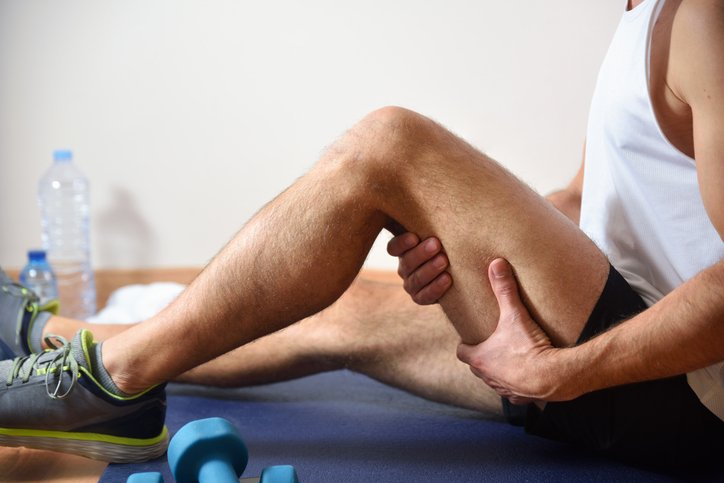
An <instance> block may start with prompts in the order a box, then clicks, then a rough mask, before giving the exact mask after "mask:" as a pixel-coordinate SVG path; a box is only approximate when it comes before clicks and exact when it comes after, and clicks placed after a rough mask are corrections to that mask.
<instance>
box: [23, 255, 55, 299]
mask: <svg viewBox="0 0 724 483" xmlns="http://www.w3.org/2000/svg"><path fill="white" fill-rule="evenodd" d="M20 284H21V285H23V286H24V287H26V288H29V289H30V290H32V291H33V292H35V293H36V295H37V296H38V297H39V298H40V305H45V304H46V303H48V302H50V301H51V300H54V299H57V298H58V286H57V284H56V282H55V274H54V273H53V270H52V269H51V268H50V265H49V264H48V260H46V258H45V251H43V250H30V251H28V264H27V265H25V268H23V270H22V272H20Z"/></svg>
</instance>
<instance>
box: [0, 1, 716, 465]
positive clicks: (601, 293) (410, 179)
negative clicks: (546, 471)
mask: <svg viewBox="0 0 724 483" xmlns="http://www.w3.org/2000/svg"><path fill="white" fill-rule="evenodd" d="M692 73H696V74H695V75H694V74H692ZM723 81H724V6H723V5H721V3H720V2H716V1H714V0H669V1H667V2H665V3H664V2H663V1H660V0H659V1H657V0H645V1H643V2H639V1H633V2H632V5H630V6H629V10H628V11H627V12H626V13H625V14H624V18H623V20H622V22H621V24H620V26H619V29H618V31H617V33H616V35H615V37H614V40H613V42H612V45H611V48H610V50H609V53H608V55H607V58H606V60H605V61H604V65H603V67H602V70H601V74H600V77H599V81H598V85H597V89H596V93H595V95H594V100H593V104H592V108H591V119H590V122H589V129H588V135H587V145H586V146H587V147H586V155H585V160H584V166H585V167H584V166H582V169H581V171H579V173H578V175H577V176H576V178H575V179H574V180H573V182H572V183H571V184H570V185H569V187H568V188H567V189H566V190H564V191H562V192H560V193H557V194H555V195H553V196H551V197H550V198H549V201H550V202H547V201H546V200H544V199H542V198H540V197H539V196H538V195H536V194H535V193H533V192H532V191H531V190H530V189H528V188H527V187H526V186H525V185H523V184H522V183H520V182H519V181H518V180H516V179H515V178H514V177H513V176H512V175H511V174H509V173H508V172H507V171H505V170H504V169H503V168H502V167H501V166H499V165H498V164H496V163H495V162H494V161H492V160H491V159H490V158H488V157H487V156H485V155H484V154H481V153H479V152H478V151H476V150H475V149H473V148H472V147H471V146H469V145H468V144H467V143H465V142H464V141H462V140H461V139H458V138H456V137H455V136H453V135H452V134H450V133H449V132H448V131H446V130H445V129H443V128H442V127H440V126H439V125H438V124H436V123H434V122H432V121H431V120H429V119H427V118H425V117H423V116H421V115H419V114H416V113H413V112H410V111H407V110H404V109H400V108H385V109H381V110H379V111H375V112H373V113H371V114H370V115H368V116H367V117H366V118H365V119H363V120H362V121H361V122H360V123H359V124H357V125H356V126H354V127H353V128H352V129H351V130H350V131H348V132H347V133H346V134H345V135H344V136H343V137H342V138H341V139H340V140H339V141H338V142H337V143H335V144H334V145H333V146H332V147H331V148H330V149H329V150H328V152H327V153H325V154H324V155H323V157H322V159H321V160H320V161H319V162H318V163H317V165H316V166H315V167H314V168H313V169H312V170H311V171H310V172H309V173H308V174H307V175H306V176H304V177H303V178H301V179H300V180H299V181H297V182H296V183H295V184H293V185H292V186H291V187H290V188H289V189H287V190H286V191H285V192H284V193H282V194H281V195H279V197H277V198H276V199H275V200H273V201H272V202H271V203H269V204H268V205H267V206H265V207H264V208H263V209H262V210H261V211H260V212H259V213H258V214H257V215H256V216H254V217H253V218H252V219H251V220H250V221H249V223H247V225H246V226H244V228H242V230H241V231H240V232H239V233H238V234H237V235H236V237H235V238H234V239H233V240H232V241H231V242H230V243H229V244H228V245H227V246H226V247H225V248H224V249H223V250H222V251H221V252H220V253H219V255H218V256H217V257H216V258H215V259H214V260H213V261H212V262H211V263H210V264H209V266H208V267H207V268H206V269H205V270H204V271H203V272H202V273H201V275H200V276H199V277H198V278H197V279H196V280H195V281H194V282H193V283H192V284H191V285H190V286H189V288H188V289H187V290H186V291H185V292H184V293H183V294H182V295H181V296H179V298H178V299H177V300H176V301H174V302H173V303H172V304H171V305H170V306H169V307H168V308H167V309H165V310H164V311H162V312H161V313H160V314H158V315H157V316H155V317H153V318H151V319H149V320H147V321H144V322H143V323H140V324H137V325H135V326H133V327H131V328H129V329H128V330H126V331H124V332H123V333H121V334H117V333H116V334H115V335H114V331H115V332H118V329H115V328H113V327H102V328H100V329H101V330H100V332H101V333H102V332H104V331H105V334H103V336H102V337H103V338H105V336H106V335H107V336H109V337H108V338H106V339H105V342H104V343H103V344H102V345H101V344H97V343H95V342H94V341H93V339H92V336H91V335H90V333H89V332H87V331H81V332H79V333H78V335H76V337H75V338H74V339H73V341H72V343H62V344H61V346H60V347H59V348H58V349H56V350H53V351H49V352H46V353H44V354H41V355H38V354H36V355H28V356H26V357H22V358H17V359H15V360H14V361H5V362H3V363H1V364H0V377H4V378H5V379H6V381H7V383H6V385H5V386H0V428H2V430H1V431H0V443H4V444H22V445H27V446H34V447H50V448H54V449H59V450H63V451H72V452H77V453H79V454H85V455H88V456H93V457H99V458H105V459H112V460H115V461H136V460H142V459H147V458H152V457H154V456H156V455H158V454H160V453H162V452H163V450H164V448H165V444H166V443H165V441H166V438H167V436H166V434H165V429H164V427H163V389H162V383H163V382H164V381H167V380H169V379H172V378H175V377H178V376H180V375H182V374H183V376H181V378H182V380H207V381H208V382H211V383H221V384H230V383H255V382H262V381H265V380H269V379H270V378H271V377H273V375H274V374H275V373H276V372H277V371H278V370H282V371H284V370H286V371H287V372H286V373H284V377H293V376H295V375H301V374H303V373H308V372H314V371H317V370H323V369H325V368H329V367H330V366H334V365H340V364H341V362H340V361H348V362H349V365H350V366H351V367H352V368H353V369H356V370H360V371H362V372H366V373H368V374H370V375H372V376H374V377H377V378H378V379H380V380H383V381H385V382H388V383H391V384H395V385H398V386H401V387H403V388H406V389H409V390H411V391H413V392H416V393H418V394H420V395H423V396H427V397H430V398H433V399H438V400H443V401H446V402H450V403H453V404H459V405H463V406H467V407H474V408H478V409H487V410H495V407H496V406H498V405H499V402H498V401H499V400H498V399H497V397H498V395H500V396H504V397H505V398H507V401H509V402H512V403H516V404H518V403H528V402H532V403H533V404H529V405H528V406H527V407H526V415H525V418H526V425H527V428H528V430H529V431H530V432H532V433H535V434H539V435H543V436H547V437H551V438H556V439H560V440H567V441H575V442H581V443H584V444H586V445H589V446H591V447H594V448H599V449H602V450H606V451H610V452H612V453H614V454H619V455H623V456H627V457H630V458H635V459H638V460H648V459H651V458H662V457H663V458H667V459H668V460H670V461H677V462H681V463H686V462H689V461H691V460H694V459H697V458H702V457H703V458H707V457H708V458H713V457H714V455H717V454H720V452H721V450H722V441H723V440H724V438H722V436H723V435H724V422H723V420H724V408H723V407H722V406H724V397H723V396H722V394H723V393H722V391H724V369H722V361H724V325H723V321H724V294H723V293H722V292H723V291H722V287H723V286H724V261H723V260H722V258H723V257H724V244H723V243H722V235H723V234H724V190H722V180H724V155H722V153H724V136H721V134H720V133H721V131H722V128H724V89H722V87H721V86H722V85H724V84H723ZM581 196H582V200H581ZM556 208H558V209H556ZM579 212H580V220H579ZM566 215H567V216H566ZM577 222H579V223H577ZM579 224H580V227H581V228H579V227H578V225H579ZM403 227H404V228H403ZM383 228H388V229H390V230H392V231H393V232H394V233H396V234H398V235H399V236H398V237H396V238H394V239H393V241H392V242H391V244H390V247H389V248H390V252H391V253H392V254H393V255H398V256H400V257H401V262H400V264H401V265H400V274H401V275H402V276H403V278H405V288H406V290H408V291H409V292H410V293H412V294H413V298H414V299H415V300H416V301H418V302H421V303H427V302H432V301H434V300H436V299H437V298H438V297H441V298H440V300H439V301H440V305H441V307H442V309H443V310H444V315H443V313H441V312H440V311H439V310H438V309H437V308H435V307H434V306H433V307H432V308H430V307H427V308H425V307H416V306H414V305H412V304H411V303H410V302H407V301H405V300H404V299H403V298H402V297H401V294H400V292H399V290H398V289H395V288H394V287H390V286H387V285H379V284H374V283H370V282H366V281H364V280H361V281H358V282H355V283H354V284H353V280H354V278H355V276H356V274H357V272H358V270H359V268H360V266H361V265H362V262H363V260H364V257H365V255H366V253H367V251H368V250H369V248H370V246H371V244H372V242H373V240H374V239H375V238H376V236H377V234H378V233H379V231H380V230H382V229H383ZM403 232H407V233H403ZM413 233H415V234H417V235H420V237H422V238H423V239H426V240H425V241H424V242H423V243H419V240H420V238H418V237H417V235H413ZM431 236H434V237H436V238H431V239H427V238H429V237H431ZM592 239H593V241H592ZM594 241H595V243H594ZM440 242H442V244H444V253H443V252H442V244H441V243H440ZM599 247H600V248H599ZM609 261H610V262H611V264H612V265H613V266H611V265H609ZM486 268H487V270H486ZM513 268H514V271H513ZM453 279H454V283H452V280H453ZM350 284H352V287H351V288H349V289H348V287H350ZM6 286H7V284H6ZM15 289H16V290H15V292H13V290H6V291H5V293H6V294H7V295H6V297H5V299H6V300H16V301H17V300H21V301H22V303H21V305H22V306H25V307H28V306H29V307H30V308H31V310H30V312H31V313H32V315H34V312H35V309H36V308H37V307H36V306H35V305H33V301H32V300H31V299H30V298H29V297H30V296H28V295H27V294H26V295H23V294H22V293H21V294H20V295H17V293H18V292H17V290H18V289H17V287H16V288H15ZM12 293H15V294H16V295H15V296H14V297H15V298H14V299H12V298H10V296H11V295H12ZM23 297H24V298H23ZM338 299H339V300H338ZM337 300H338V302H337V303H336V304H334V305H332V304H333V303H334V302H335V301H337ZM9 305H10V304H9V303H7V304H6V305H5V306H9ZM0 306H1V305H0ZM370 306H372V307H373V308H371V309H370ZM368 309H369V311H370V313H365V311H366V310H368ZM6 313H10V312H6ZM21 315H22V314H21ZM5 317H6V318H8V319H11V320H12V322H16V321H18V327H19V329H16V328H15V327H16V326H15V325H12V329H11V331H10V336H8V331H7V329H3V332H2V334H4V335H3V336H2V337H3V339H4V340H5V343H6V344H7V345H10V344H9V342H8V339H10V338H12V336H15V334H16V331H17V332H19V333H20V334H22V335H23V337H16V340H17V341H19V342H18V343H19V345H17V344H16V346H15V348H16V351H18V352H22V351H25V352H28V351H29V349H30V348H34V349H38V348H39V347H38V346H39V333H43V332H45V333H47V332H51V331H52V332H61V333H65V334H69V333H70V332H72V330H73V329H74V328H76V327H77V326H78V324H79V323H78V322H74V321H63V320H61V319H53V318H50V319H49V318H48V316H47V315H44V316H41V319H42V321H43V322H42V323H39V322H38V320H39V319H38V318H33V317H32V316H24V317H21V318H18V317H19V315H18V313H10V315H9V316H5ZM302 319H304V320H302ZM448 319H449V321H450V322H452V325H453V327H454V329H455V332H456V333H457V337H459V339H460V340H462V344H461V345H460V346H459V348H458V352H457V355H458V357H459V358H460V359H461V360H462V361H464V362H465V363H467V364H468V365H469V368H470V370H471V371H472V373H473V374H474V376H473V375H471V374H470V372H468V370H467V369H466V368H465V365H464V364H460V363H459V362H457V361H455V356H454V354H453V351H454V350H455V347H456V345H457V341H458V338H456V336H455V335H454V334H453V333H452V332H451V331H450V330H449V329H448V328H447V326H446V324H447V320H448ZM624 319H628V320H626V321H625V322H624V323H620V324H618V323H619V322H621V321H622V320H624ZM299 320H302V322H300V323H299V324H296V325H294V326H291V327H290V325H291V324H293V323H294V322H296V321H299ZM614 325H615V327H614V328H611V327H612V326H614ZM6 326H7V325H6ZM284 328H286V329H285V330H282V331H280V330H281V329H284ZM370 328H373V329H374V330H369V329H370ZM59 329H60V330H59ZM278 331H280V332H278ZM269 334H271V335H269ZM264 336H266V337H264ZM262 337H264V338H263V339H261V340H259V341H258V342H256V343H254V344H248V343H249V342H251V341H254V340H257V339H259V338H262ZM169 339H171V340H175V339H178V340H179V341H182V343H180V344H169V343H168V340H169ZM245 344H247V345H245ZM278 347H283V348H284V349H285V350H284V351H280V350H272V351H271V352H270V351H269V350H263V349H269V348H272V349H273V348H278ZM236 348H239V349H236ZM233 349H236V350H235V351H234V352H232V353H230V354H228V355H225V356H223V357H220V358H218V359H216V360H214V361H212V362H207V361H209V360H211V359H213V358H215V357H217V356H221V355H222V354H226V353H227V352H229V351H231V350H233ZM280 353H282V354H281V355H280ZM295 358H296V359H295ZM423 361H424V362H423ZM204 363H206V364H205V365H201V364H204ZM297 363H299V364H297ZM294 371H296V372H294ZM214 373H219V374H221V375H222V376H221V377H223V378H224V380H221V381H219V380H214V379H213V376H212V374H214ZM441 375H444V377H440V376H441ZM277 377H280V376H277ZM505 407H507V408H508V410H509V412H514V411H512V410H511V406H510V404H509V403H506V406H505ZM129 420H132V421H134V424H127V423H126V424H116V423H115V422H116V421H129Z"/></svg>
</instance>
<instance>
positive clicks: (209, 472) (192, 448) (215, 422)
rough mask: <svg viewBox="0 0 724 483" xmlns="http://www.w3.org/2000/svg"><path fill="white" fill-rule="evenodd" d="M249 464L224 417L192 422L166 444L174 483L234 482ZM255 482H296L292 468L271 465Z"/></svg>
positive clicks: (240, 442) (239, 442) (239, 438)
mask: <svg viewBox="0 0 724 483" xmlns="http://www.w3.org/2000/svg"><path fill="white" fill-rule="evenodd" d="M248 461H249V452H248V450H247V449H246V445H245V444H244V441H242V439H241V436H240V435H239V432H238V431H237V430H236V428H235V427H234V426H233V425H232V424H231V423H230V422H229V421H227V420H226V419H223V418H208V419H200V420H198V421H192V422H190V423H188V424H186V425H185V426H184V427H182V428H181V429H179V430H178V432H177V433H176V434H175V435H174V437H173V438H171V442H170V443H169V445H168V465H169V467H170V468H171V473H172V474H173V477H174V478H175V479H176V481H177V483H187V482H188V483H194V482H196V481H198V482H200V483H237V482H238V481H239V477H240V476H241V474H242V473H243V472H244V469H245V468H246V464H247V462H248ZM245 480H246V479H245ZM246 481H251V480H246ZM258 481H259V482H260V483H298V481H299V479H298V478H297V474H296V471H294V468H293V467H292V466H270V467H269V468H266V469H264V471H263V472H262V474H261V476H260V477H259V480H258Z"/></svg>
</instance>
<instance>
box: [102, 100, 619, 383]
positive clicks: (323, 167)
mask: <svg viewBox="0 0 724 483" xmlns="http://www.w3.org/2000/svg"><path fill="white" fill-rule="evenodd" d="M398 223H399V224H400V225H402V226H404V227H405V228H406V229H407V230H409V231H413V232H415V233H417V234H419V235H420V236H421V237H427V236H429V235H435V236H437V237H438V238H440V239H441V240H442V242H443V244H444V245H445V247H446V253H447V255H448V258H449V259H450V264H451V269H450V271H451V274H452V276H453V278H454V279H455V284H454V286H453V288H452V290H450V291H449V292H448V293H447V294H446V295H445V296H444V297H443V299H442V300H441V304H442V307H443V309H444V310H445V312H446V315H447V316H448V318H449V319H450V320H451V321H452V322H453V324H454V326H455V328H456V330H457V331H458V333H459V334H460V335H461V337H462V340H463V341H465V342H468V343H476V342H479V341H481V340H483V339H484V338H485V337H486V336H487V335H489V334H490V333H491V332H492V330H493V329H494V326H495V323H496V321H497V317H498V310H497V306H496V303H495V300H494V298H493V295H492V292H491V290H490V287H489V284H488V282H487V274H486V270H485V267H487V265H488V264H489V262H490V261H491V260H492V259H494V258H496V257H503V258H506V259H507V260H509V261H510V263H511V264H512V265H513V266H514V267H516V270H517V277H518V279H519V281H520V286H521V290H522V293H523V296H524V298H525V300H526V302H527V304H528V306H529V307H530V309H531V312H532V313H533V315H534V316H535V318H536V319H537V320H538V321H539V322H540V323H541V325H542V326H543V328H544V330H546V332H547V333H548V334H549V335H550V336H551V338H552V340H553V341H554V343H556V344H558V345H565V344H571V343H573V342H574V341H575V340H576V338H577V336H578V334H579V333H580V331H581V329H582V327H583V324H584V323H585V321H586V319H587V317H588V315H589V313H590V311H591V309H592V307H593V305H594V304H595V301H596V299H597V298H598V296H599V294H600V291H601V289H602V287H603V285H604V282H605V279H606V275H607V273H608V264H607V262H606V259H605V257H604V256H603V255H602V254H601V253H600V252H599V251H598V249H597V248H596V247H595V246H594V244H593V243H592V242H591V241H590V240H589V239H588V238H587V237H586V236H585V235H584V234H583V233H582V232H581V231H580V230H578V228H577V227H576V226H575V225H574V224H573V223H571V222H570V221H569V220H568V219H567V218H565V216H563V215H562V214H560V213H559V212H558V211H557V210H555V209H554V208H553V207H552V206H551V205H550V204H548V203H547V202H545V201H544V200H543V199H542V198H540V197H539V196H538V195H536V194H535V193H533V192H532V191H531V190H529V189H528V188H527V187H526V186H524V185H523V184H522V183H520V182H519V181H518V180H516V179H515V178H514V177H513V176H511V175H510V174H509V173H508V172H507V171H505V170H504V169H502V168H501V167H500V166H499V165H497V164H496V163H494V162H493V161H492V160H490V159H489V158H488V157H486V156H485V155H483V154H481V153H479V152H477V151H476V150H474V149H473V148H472V147H470V146H469V145H468V144H467V143H465V142H463V141H462V140H460V139H458V138H456V137H454V136H453V135H452V134H450V133H449V132H448V131H446V130H444V129H443V128H441V127H440V126H438V125H437V124H435V123H433V122H432V121H430V120H428V119H426V118H424V117H422V116H419V115H417V114H414V113H411V112H409V111H406V110H403V109H399V108H387V109H383V110H380V111H377V112H375V113H373V114H371V115H370V116H368V117H367V118H365V119H364V120H363V121H362V122H360V123H359V124H358V125H357V126H355V127H354V128H353V129H352V130H350V131H349V132H348V133H347V134H345V135H344V136H343V137H342V138H341V139H340V140H339V141H338V142H337V143H336V144H335V145H334V146H332V148H331V149H330V150H329V151H328V152H327V153H326V154H325V156H324V157H323V158H322V160H321V161H320V162H319V163H318V164H317V165H316V166H315V167H314V169H313V170H312V171H311V172H310V173H309V174H307V175H306V176H304V177H302V178H301V179H300V180H299V181H297V182H296V183H295V184H294V185H292V186H291V187H290V188H289V189H288V190H286V191H285V192H284V193H282V194H281V195H280V196H279V197H277V198H276V199H275V200H274V201H272V202H271V203H269V204H268V205H267V206H265V207H264V208H263V209H262V210H261V211H260V212H259V213H258V214H257V215H256V216H255V217H254V218H252V220H251V221H250V222H249V223H248V224H247V225H246V226H245V227H244V228H243V229H242V230H241V231H240V232H239V234H238V235H237V236H236V237H235V238H234V239H233V240H232V241H231V242H230V243H229V244H228V245H227V246H226V247H225V248H224V249H223V250H222V251H221V252H220V253H219V255H218V256H217V257H216V258H215V259H214V260H213V261H212V262H211V263H210V264H209V266H208V267H207V268H206V269H205V270H204V271H203V272H202V273H201V275H200V276H199V277H198V278H197V279H196V280H195V281H194V282H193V283H192V284H191V286H190V287H189V288H188V289H187V290H186V291H185V292H184V293H183V294H181V296H180V297H179V298H178V299H176V301H175V302H174V303H172V304H171V305H170V306H169V307H168V308H167V309H166V310H164V311H162V312H161V313H160V314H159V315H158V316H156V317H154V318H152V319H150V320H149V321H147V322H145V323H143V324H139V325H137V326H134V327H132V328H130V329H129V330H128V331H126V332H124V333H123V336H122V337H112V338H110V339H108V340H107V341H106V343H105V345H104V347H103V358H104V362H105V364H106V366H107V369H108V371H109V373H110V374H111V375H112V376H113V378H114V380H115V381H116V384H117V385H118V386H119V388H120V389H121V390H124V391H126V392H131V393H133V392H136V391H139V390H142V389H144V388H146V387H148V386H149V385H152V384H156V383H159V382H161V381H163V380H167V379H171V378H173V377H175V376H177V375H178V374H180V373H182V372H185V371H187V370H189V369H191V368H192V367H195V366H197V365H199V364H200V363H202V362H205V361H207V360H209V359H211V358H213V357H216V356H218V355H220V354H223V353H225V352H228V351H229V350H232V349H233V348H235V347H238V346H240V345H242V344H245V343H248V342H250V341H252V340H254V339H257V338H259V337H261V336H263V335H265V334H268V333H271V332H274V331H276V330H279V329H281V328H283V327H285V326H288V325H290V324H291V323H293V322H295V321H297V320H300V319H302V318H305V317H307V316H309V315H311V314H314V313H316V312H318V311H320V310H322V309H323V308H325V307H327V306H329V305H330V304H331V303H333V302H334V301H335V300H336V299H337V298H338V297H339V296H340V295H341V294H342V293H343V292H344V291H345V289H346V288H347V287H348V286H349V285H350V284H351V282H352V280H353V279H354V277H355V275H356V273H357V272H358V270H359V268H360V267H361V265H362V262H363V260H364V257H365V255H366V253H367V251H368V250H369V248H370V246H371V245H372V242H373V241H374V239H375V238H376V236H377V234H378V233H379V231H380V230H381V229H382V228H383V227H385V226H395V225H397V224H398ZM222 334H223V336H222ZM175 336H178V337H179V340H180V341H181V340H182V341H183V342H184V344H183V346H181V345H177V344H168V343H167V342H166V341H167V340H168V339H169V338H173V337H175Z"/></svg>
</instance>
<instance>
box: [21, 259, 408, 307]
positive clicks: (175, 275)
mask: <svg viewBox="0 0 724 483" xmlns="http://www.w3.org/2000/svg"><path fill="white" fill-rule="evenodd" d="M201 270H202V268H201V267H185V268H184V267H172V268H102V269H99V270H96V271H95V277H96V302H97V305H98V309H99V310H100V309H102V308H103V307H105V305H106V302H108V297H109V296H110V295H111V293H113V291H114V290H116V289H118V288H120V287H123V286H125V285H132V284H138V283H140V284H147V283H154V282H176V283H181V284H184V285H188V284H189V283H191V281H192V280H193V279H194V278H196V276H197V275H198V274H199V273H200V272H201ZM7 273H8V275H10V276H11V277H12V278H13V279H15V280H17V279H18V275H19V273H20V270H18V269H10V270H7ZM363 275H364V277H365V278H368V279H371V280H376V281H379V282H390V283H399V281H400V279H399V277H397V274H396V273H394V272H391V271H386V270H368V269H366V270H364V271H363Z"/></svg>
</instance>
